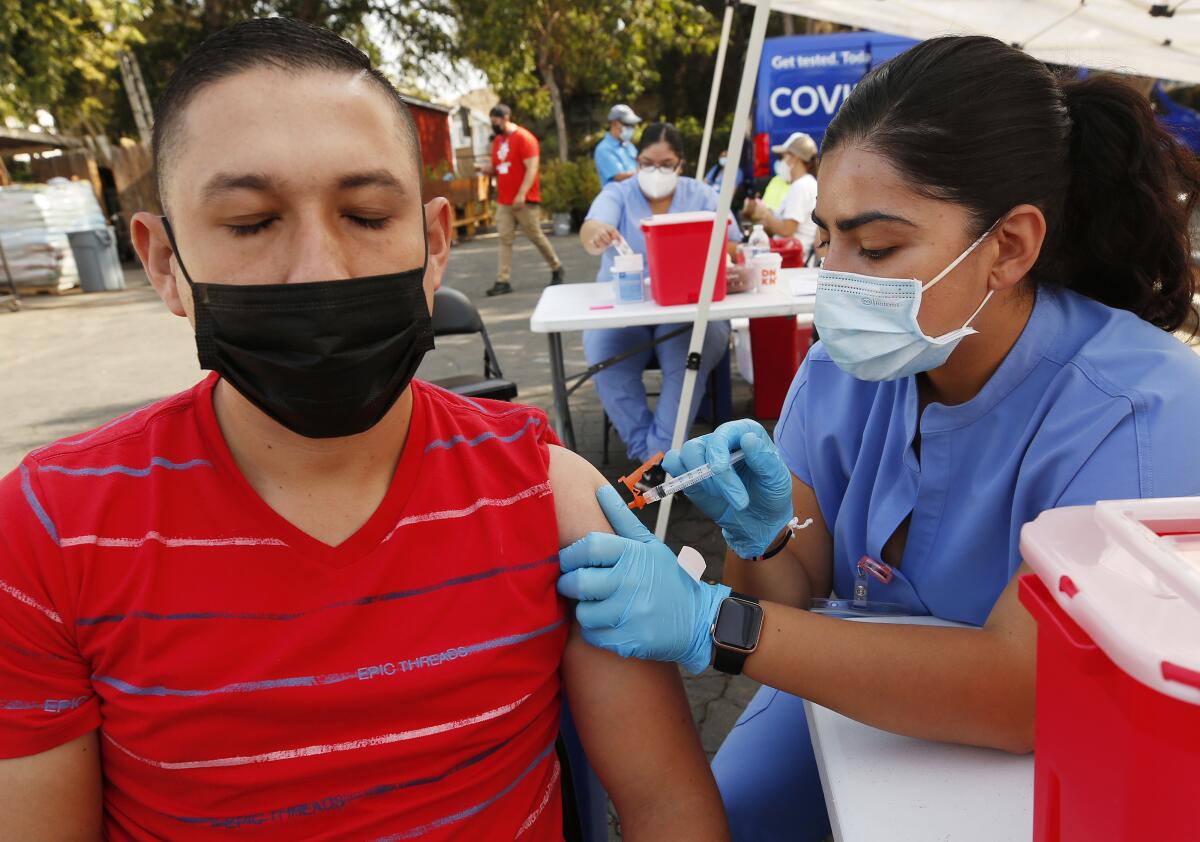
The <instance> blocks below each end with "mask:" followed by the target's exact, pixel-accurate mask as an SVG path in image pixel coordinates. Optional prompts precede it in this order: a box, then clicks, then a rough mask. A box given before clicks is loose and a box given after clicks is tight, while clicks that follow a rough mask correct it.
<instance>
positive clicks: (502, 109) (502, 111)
mask: <svg viewBox="0 0 1200 842" xmlns="http://www.w3.org/2000/svg"><path fill="white" fill-rule="evenodd" d="M488 116H489V117H503V118H504V119H505V120H507V119H508V118H509V117H511V116H512V109H511V108H509V107H508V106H507V105H505V104H504V103H503V102H501V103H497V104H496V105H493V106H492V110H491V111H489V112H488Z"/></svg>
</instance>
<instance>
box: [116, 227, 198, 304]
mask: <svg viewBox="0 0 1200 842" xmlns="http://www.w3.org/2000/svg"><path fill="white" fill-rule="evenodd" d="M129 233H130V235H131V237H132V239H133V248H134V250H135V251H136V252H137V255H138V258H139V259H140V260H141V261H142V266H143V268H145V270H146V277H148V278H149V279H150V284H151V286H153V287H154V291H155V292H157V293H158V297H159V298H161V299H162V300H163V303H164V304H166V305H167V309H168V310H170V311H171V312H172V313H174V314H175V315H176V316H184V317H186V316H187V312H186V311H185V310H184V308H183V302H182V300H181V299H180V295H179V284H185V283H187V281H185V280H184V279H183V278H182V277H179V276H177V275H176V266H177V265H178V264H177V263H173V262H172V260H171V258H172V257H174V256H175V252H174V250H173V249H172V248H171V242H170V240H168V239H167V232H166V229H165V228H164V227H163V221H162V217H160V216H156V215H155V214H152V213H147V212H145V211H141V212H139V213H135V214H134V215H133V219H132V220H131V221H130V223H129Z"/></svg>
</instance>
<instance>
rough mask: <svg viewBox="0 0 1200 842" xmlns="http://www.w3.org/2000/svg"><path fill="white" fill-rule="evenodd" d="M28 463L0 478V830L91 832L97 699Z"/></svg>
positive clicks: (50, 516) (51, 519)
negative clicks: (0, 822)
mask: <svg viewBox="0 0 1200 842" xmlns="http://www.w3.org/2000/svg"><path fill="white" fill-rule="evenodd" d="M37 467H38V466H37V463H36V462H33V461H32V460H26V461H25V462H24V463H22V464H21V465H20V466H19V467H18V469H17V470H16V471H13V472H12V473H11V474H9V475H8V476H7V477H4V478H3V479H0V524H2V525H3V527H2V528H0V758H5V759H0V816H4V817H5V825H4V827H3V829H2V830H0V836H4V837H5V838H13V839H95V838H98V836H99V826H100V796H99V792H100V755H99V751H98V750H97V745H96V728H97V726H98V725H99V722H100V716H99V707H98V702H97V699H96V697H95V695H94V694H93V692H92V687H91V679H90V676H91V671H90V669H89V668H88V664H87V663H86V661H85V660H84V659H83V658H82V657H81V656H80V654H79V652H78V650H77V648H76V646H75V643H74V617H73V615H72V614H71V613H70V612H69V611H68V610H67V608H68V607H70V606H72V605H73V603H74V600H73V599H71V596H70V589H69V587H68V585H67V577H66V575H65V573H64V570H63V564H62V558H61V551H60V549H59V547H58V546H57V541H56V537H55V535H56V520H55V511H54V507H53V506H52V505H51V503H50V501H49V500H48V498H47V496H46V494H45V493H44V491H43V490H42V488H41V486H40V485H39V483H38V478H37ZM14 821H15V822H18V824H17V825H16V828H19V830H18V829H14V825H13V822H14Z"/></svg>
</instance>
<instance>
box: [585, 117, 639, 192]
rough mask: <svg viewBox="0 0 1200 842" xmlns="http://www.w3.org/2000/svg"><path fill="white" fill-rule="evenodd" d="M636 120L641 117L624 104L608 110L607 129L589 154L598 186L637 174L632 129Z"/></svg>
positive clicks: (637, 121) (636, 122)
mask: <svg viewBox="0 0 1200 842" xmlns="http://www.w3.org/2000/svg"><path fill="white" fill-rule="evenodd" d="M640 122H642V118H641V117H639V116H638V115H636V114H634V113H633V109H632V108H630V107H629V106H628V105H614V106H613V107H612V110H610V111H609V112H608V132H607V133H606V134H605V135H604V137H603V138H601V140H600V142H599V143H597V144H596V151H595V152H594V153H593V157H594V158H595V161H596V173H597V174H598V175H599V176H600V186H601V187H604V186H605V185H607V184H609V183H611V182H614V181H624V180H625V179H627V178H633V177H634V176H635V175H637V150H636V149H635V148H634V146H633V129H634V126H636V125H637V124H638V123H640Z"/></svg>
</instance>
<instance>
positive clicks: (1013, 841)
mask: <svg viewBox="0 0 1200 842" xmlns="http://www.w3.org/2000/svg"><path fill="white" fill-rule="evenodd" d="M855 622H890V623H905V624H920V625H942V626H954V625H957V624H956V623H949V622H946V621H943V620H937V619H935V618H931V617H891V618H887V619H886V620H883V619H878V620H877V619H875V618H872V619H870V620H865V621H862V620H858V621H855ZM804 709H805V712H806V713H807V715H808V726H809V732H810V733H811V734H812V743H813V751H814V752H815V754H816V757H817V766H818V768H819V770H820V773H821V787H822V789H824V791H825V804H826V807H827V808H828V810H829V822H830V825H831V827H832V829H833V837H834V839H835V840H837V842H876V840H879V839H887V840H888V841H889V842H928V840H933V839H936V840H939V842H1028V840H1029V839H1030V838H1031V836H1032V835H1033V755H1032V754H1028V755H1013V754H1007V753H1005V752H1002V751H999V750H996V749H986V748H976V747H973V746H963V745H950V744H948V743H935V742H930V741H928V740H917V739H913V738H912V737H902V736H900V735H898V734H892V733H889V732H887V731H881V730H879V729H878V728H872V727H871V726H869V725H863V724H862V723H861V722H856V721H855V720H853V719H849V718H847V717H845V716H842V715H841V714H839V713H834V712H833V711H831V710H829V709H828V708H824V707H821V706H820V705H814V704H812V703H811V702H805V703H804Z"/></svg>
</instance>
